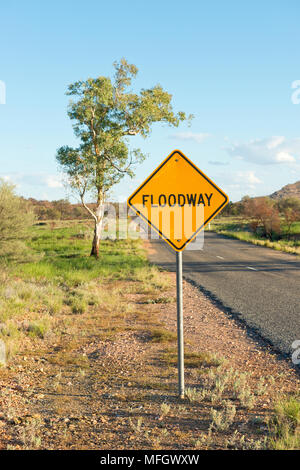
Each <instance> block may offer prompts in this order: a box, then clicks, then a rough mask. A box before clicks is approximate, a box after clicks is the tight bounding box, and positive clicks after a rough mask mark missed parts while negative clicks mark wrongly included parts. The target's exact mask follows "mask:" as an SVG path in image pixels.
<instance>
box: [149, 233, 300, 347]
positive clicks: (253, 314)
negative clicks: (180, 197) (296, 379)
mask: <svg viewBox="0 0 300 470" xmlns="http://www.w3.org/2000/svg"><path fill="white" fill-rule="evenodd" d="M151 248H152V249H151V253H150V255H149V258H150V261H152V262H154V263H156V264H159V265H160V266H162V267H164V268H165V269H168V270H170V271H175V266H176V265H175V263H176V253H175V251H174V250H172V249H171V248H169V247H168V245H167V244H166V243H165V242H163V241H156V240H154V241H153V242H152V243H151ZM183 274H184V277H185V278H186V279H188V280H191V281H193V282H194V283H195V284H196V285H198V286H200V287H202V288H204V289H205V290H206V291H207V292H209V293H210V294H211V295H212V296H213V297H214V298H216V299H217V300H218V301H219V302H221V304H222V305H223V306H224V307H225V308H227V309H230V311H231V312H233V313H234V314H236V315H238V316H239V317H240V318H241V319H242V320H243V321H245V322H246V324H247V325H248V326H249V327H251V328H254V329H255V330H257V331H258V332H259V334H260V335H261V336H262V337H263V338H265V339H267V340H268V341H269V342H270V343H271V344H272V345H273V346H274V347H275V349H276V350H278V351H280V352H282V353H283V354H285V355H286V354H288V355H291V352H292V351H293V349H292V347H291V345H292V343H293V341H295V340H300V260H299V258H298V257H296V256H293V255H288V254H285V253H281V252H277V251H275V250H271V249H269V248H264V247H259V246H255V245H251V244H248V243H245V242H240V241H238V240H231V239H228V238H225V237H222V236H220V235H217V234H215V233H213V232H205V240H204V247H203V250H201V251H200V250H197V251H188V250H185V251H184V252H183ZM216 334H218V332H217V331H216Z"/></svg>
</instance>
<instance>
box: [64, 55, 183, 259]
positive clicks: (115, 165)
mask: <svg viewBox="0 0 300 470" xmlns="http://www.w3.org/2000/svg"><path fill="white" fill-rule="evenodd" d="M113 65H114V69H115V73H114V77H113V78H112V79H111V78H110V77H104V76H100V77H98V78H88V79H87V80H85V81H77V82H75V83H73V84H71V85H70V86H69V87H68V90H67V95H69V96H71V101H70V103H69V108H68V115H69V117H70V119H71V120H72V121H73V122H74V124H73V129H74V133H75V135H76V137H78V138H79V145H78V147H77V148H72V147H69V146H63V147H61V148H59V149H58V151H57V154H56V159H57V161H58V163H59V165H60V167H61V169H62V171H63V172H64V173H65V174H66V176H67V181H68V183H69V185H70V186H71V188H72V189H73V190H75V191H76V192H77V193H78V194H79V196H80V200H81V203H82V205H83V206H84V207H85V209H86V210H87V211H88V212H89V214H90V216H91V217H92V218H93V219H94V238H93V244H92V250H91V255H93V256H96V257H98V256H99V244H100V238H101V229H102V222H103V215H104V202H105V198H106V195H107V193H108V191H109V190H110V189H111V188H112V186H113V185H115V184H116V183H118V182H119V181H120V180H121V179H122V178H123V177H124V176H125V175H129V176H131V177H132V176H133V175H134V172H133V169H134V166H135V165H136V164H137V163H140V162H142V161H143V160H144V159H145V155H144V154H143V152H142V151H141V150H140V149H139V148H134V149H131V147H130V139H132V138H133V137H134V136H137V135H139V136H142V137H143V138H146V137H148V136H149V134H150V132H151V127H152V125H153V123H155V122H160V123H165V124H167V125H170V126H174V127H178V125H179V124H180V122H181V121H185V120H188V121H189V120H190V119H191V118H192V116H191V115H190V116H186V114H185V113H184V112H177V113H175V112H174V111H173V106H172V103H171V101H172V95H171V94H169V93H167V92H166V91H165V90H164V89H163V88H162V87H161V86H160V85H156V86H154V87H152V88H149V89H142V90H141V91H140V92H139V93H134V92H133V91H132V89H131V85H132V80H133V79H134V78H135V77H136V75H137V72H138V69H137V67H136V66H135V65H132V64H129V63H128V62H127V61H126V60H125V59H121V60H120V62H115V63H114V64H113ZM91 193H93V194H94V197H95V202H96V204H95V209H94V210H93V209H92V208H91V206H90V205H88V204H87V202H86V197H87V195H88V194H91Z"/></svg>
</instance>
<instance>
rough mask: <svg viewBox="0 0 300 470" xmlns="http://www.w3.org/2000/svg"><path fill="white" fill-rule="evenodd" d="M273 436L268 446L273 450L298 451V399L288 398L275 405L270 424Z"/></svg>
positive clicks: (299, 422) (299, 443) (299, 447)
mask: <svg viewBox="0 0 300 470" xmlns="http://www.w3.org/2000/svg"><path fill="white" fill-rule="evenodd" d="M270 432H271V435H272V436H273V437H272V438H271V440H270V446H271V448H272V449H275V450H299V449H300V398H299V396H295V397H289V398H287V399H284V400H280V401H278V402H277V403H276V404H275V412H274V416H273V418H272V420H271V422H270Z"/></svg>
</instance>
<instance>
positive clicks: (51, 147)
mask: <svg viewBox="0 0 300 470" xmlns="http://www.w3.org/2000/svg"><path fill="white" fill-rule="evenodd" d="M299 14H300V3H299V0H286V1H283V0H280V1H278V0H263V1H261V0H260V1H256V0H251V1H246V0H245V1H243V2H241V1H239V0H227V1H224V0H210V1H201V0H192V1H191V0H187V1H185V2H182V1H177V0H172V1H169V0H164V1H161V0H160V1H157V0H152V1H151V2H141V1H130V0H129V1H128V2H124V1H119V0H117V1H114V2H107V1H105V2H104V1H101V0H98V1H96V0H90V1H89V2H82V1H77V0H60V1H56V0H52V1H51V2H41V1H30V0H28V1H26V2H24V1H13V0H12V1H11V2H5V3H4V2H2V5H1V7H0V47H1V56H0V81H1V82H0V103H1V102H2V103H3V98H2V101H1V96H2V97H3V89H4V87H3V84H5V87H6V100H5V104H0V162H1V168H0V176H1V177H3V178H5V179H7V180H10V181H13V182H15V183H16V184H17V191H18V193H19V194H21V195H23V196H25V197H35V198H38V199H50V200H52V199H59V198H64V197H66V196H68V191H67V190H66V189H65V188H64V187H63V185H62V182H61V176H60V174H59V171H58V168H57V163H56V161H55V152H56V149H57V148H58V147H60V146H62V145H66V144H68V145H76V144H77V143H76V139H75V138H74V135H73V130H72V125H71V122H70V120H69V118H68V117H67V113H66V108H67V103H68V97H66V96H65V91H66V88H67V86H68V85H69V84H70V83H72V82H74V81H76V80H79V79H86V78H88V77H96V76H99V75H111V73H112V63H113V62H114V61H115V60H118V59H120V58H121V57H125V58H126V59H127V60H128V61H129V62H131V63H134V64H135V65H136V66H137V67H138V68H139V74H138V77H137V80H136V82H135V89H136V90H139V89H140V88H142V87H144V88H146V87H151V86H153V85H155V84H157V83H160V84H161V85H162V86H163V87H164V88H165V89H166V90H167V91H169V92H170V93H172V94H173V103H174V107H175V109H176V110H183V111H186V112H187V113H192V114H194V115H195V119H194V120H193V122H192V126H191V127H190V128H188V127H187V126H186V125H181V126H180V127H179V128H177V129H174V128H169V127H164V126H160V125H155V126H154V127H153V132H152V134H151V136H150V137H149V138H148V139H147V140H143V139H141V138H139V137H133V138H132V141H131V144H132V146H133V147H134V146H137V147H141V148H142V149H143V150H144V151H145V152H146V153H148V154H149V158H148V159H147V161H145V162H144V163H143V164H142V165H141V166H140V167H138V168H137V171H136V178H135V179H133V180H129V179H124V180H123V181H122V182H121V183H120V184H119V185H118V186H116V187H115V188H114V191H113V195H112V196H113V197H114V198H115V199H116V200H118V199H120V200H125V199H126V198H127V197H128V196H129V195H130V193H131V192H132V191H133V190H134V189H135V188H136V187H137V186H138V185H139V184H140V182H141V181H142V180H143V179H145V178H146V177H147V176H148V174H149V173H150V172H151V171H152V170H153V169H154V168H155V167H156V166H158V165H159V163H160V162H161V161H162V159H163V158H165V157H166V156H167V155H168V154H169V153H170V152H171V151H172V150H173V149H176V148H179V149H180V150H182V152H183V153H185V154H186V155H187V156H188V157H189V158H190V159H191V160H192V161H194V162H195V163H196V164H197V165H198V166H199V167H200V169H202V170H203V171H204V172H205V173H206V174H207V175H208V176H209V177H210V178H211V179H213V180H214V181H215V182H216V183H217V184H218V185H219V186H220V187H221V188H222V189H224V190H225V191H226V192H227V194H228V195H229V197H230V199H232V200H234V201H236V200H238V199H240V197H242V196H243V195H245V194H250V195H264V194H269V193H271V192H273V191H275V190H276V189H279V188H280V187H282V186H283V185H285V184H288V183H293V182H295V181H297V180H299V179H300V104H296V103H297V102H298V101H300V92H299V97H298V89H299V90H300V82H299V83H297V82H296V81H297V80H300V61H299V44H300V28H299ZM294 82H295V83H294ZM293 83H294V87H296V88H292V84H293ZM1 87H2V89H1ZM1 90H2V95H1ZM293 94H294V95H293ZM293 101H294V102H293Z"/></svg>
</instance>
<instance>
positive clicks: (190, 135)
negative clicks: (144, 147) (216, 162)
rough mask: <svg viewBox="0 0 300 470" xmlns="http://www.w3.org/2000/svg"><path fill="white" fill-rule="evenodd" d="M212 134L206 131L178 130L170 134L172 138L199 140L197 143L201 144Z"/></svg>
mask: <svg viewBox="0 0 300 470" xmlns="http://www.w3.org/2000/svg"><path fill="white" fill-rule="evenodd" d="M210 136H211V134H207V133H204V132H198V133H195V132H177V133H176V134H173V135H171V136H170V139H179V140H191V141H194V142H197V144H201V143H202V142H203V141H204V140H205V139H207V138H208V137H210Z"/></svg>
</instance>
